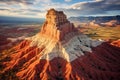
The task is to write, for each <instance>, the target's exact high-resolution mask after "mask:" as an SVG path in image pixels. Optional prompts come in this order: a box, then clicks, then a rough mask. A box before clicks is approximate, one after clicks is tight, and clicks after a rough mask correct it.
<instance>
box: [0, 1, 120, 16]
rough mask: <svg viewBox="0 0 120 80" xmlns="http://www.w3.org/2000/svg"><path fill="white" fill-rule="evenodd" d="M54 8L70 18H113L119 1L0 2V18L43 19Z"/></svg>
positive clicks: (119, 4) (119, 12)
mask: <svg viewBox="0 0 120 80" xmlns="http://www.w3.org/2000/svg"><path fill="white" fill-rule="evenodd" d="M50 8H55V9H56V10H58V11H64V12H65V14H66V15H67V16H68V17H71V16H114V15H119V14H120V0H0V16H12V17H28V18H45V15H46V12H47V10H49V9H50Z"/></svg>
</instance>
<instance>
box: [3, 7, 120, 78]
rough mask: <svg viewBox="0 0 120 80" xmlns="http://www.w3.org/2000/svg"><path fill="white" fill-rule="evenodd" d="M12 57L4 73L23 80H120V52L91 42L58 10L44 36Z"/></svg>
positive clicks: (29, 41) (23, 45) (23, 44)
mask: <svg viewBox="0 0 120 80" xmlns="http://www.w3.org/2000/svg"><path fill="white" fill-rule="evenodd" d="M118 45H119V44H118ZM10 57H11V60H10V61H8V62H5V63H4V65H6V67H5V69H4V70H3V72H5V71H9V70H11V69H12V70H17V73H16V75H17V76H18V77H19V79H20V80H117V79H120V61H119V57H120V48H119V47H116V46H114V45H111V44H109V43H108V42H104V41H97V40H92V39H90V38H88V37H87V36H86V35H83V34H82V33H80V32H79V31H78V30H77V29H76V28H75V27H74V25H73V24H72V23H70V22H69V21H68V20H67V18H66V15H65V14H64V13H63V12H62V11H56V10H54V9H50V10H49V11H48V13H47V15H46V21H45V23H44V24H43V26H42V29H41V31H40V33H38V34H36V35H35V36H32V37H29V38H26V39H25V40H24V41H23V42H21V43H20V44H19V45H17V46H15V47H14V48H13V51H12V52H11V56H10Z"/></svg>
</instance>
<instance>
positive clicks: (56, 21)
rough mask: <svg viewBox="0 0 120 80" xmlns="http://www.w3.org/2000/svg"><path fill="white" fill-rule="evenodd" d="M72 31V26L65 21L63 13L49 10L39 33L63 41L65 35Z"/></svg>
mask: <svg viewBox="0 0 120 80" xmlns="http://www.w3.org/2000/svg"><path fill="white" fill-rule="evenodd" d="M74 30H75V29H74V25H73V24H72V23H70V22H69V21H68V20H67V17H66V15H65V14H64V13H63V11H56V10H55V9H50V10H48V12H47V14H46V21H45V22H44V24H43V26H42V29H41V33H42V34H43V35H49V37H52V38H55V39H56V40H63V39H64V36H65V35H66V34H67V33H69V32H72V31H74Z"/></svg>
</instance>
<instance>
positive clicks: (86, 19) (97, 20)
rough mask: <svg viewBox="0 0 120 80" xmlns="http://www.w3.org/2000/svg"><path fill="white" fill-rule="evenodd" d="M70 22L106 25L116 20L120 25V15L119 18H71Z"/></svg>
mask: <svg viewBox="0 0 120 80" xmlns="http://www.w3.org/2000/svg"><path fill="white" fill-rule="evenodd" d="M69 20H70V21H80V22H91V21H93V20H94V21H95V22H96V23H105V22H109V21H111V20H116V21H118V22H119V23H120V15H117V16H97V17H91V16H90V17H70V18H69Z"/></svg>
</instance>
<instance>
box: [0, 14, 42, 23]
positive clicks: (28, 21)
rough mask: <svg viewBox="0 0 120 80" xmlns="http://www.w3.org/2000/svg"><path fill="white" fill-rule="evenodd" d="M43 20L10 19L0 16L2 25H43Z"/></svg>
mask: <svg viewBox="0 0 120 80" xmlns="http://www.w3.org/2000/svg"><path fill="white" fill-rule="evenodd" d="M43 21H44V19H43V18H40V19H39V18H23V17H9V16H0V24H14V23H15V24H19V23H39V24H40V23H43Z"/></svg>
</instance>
